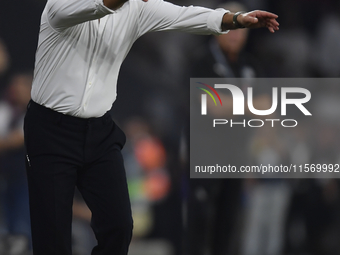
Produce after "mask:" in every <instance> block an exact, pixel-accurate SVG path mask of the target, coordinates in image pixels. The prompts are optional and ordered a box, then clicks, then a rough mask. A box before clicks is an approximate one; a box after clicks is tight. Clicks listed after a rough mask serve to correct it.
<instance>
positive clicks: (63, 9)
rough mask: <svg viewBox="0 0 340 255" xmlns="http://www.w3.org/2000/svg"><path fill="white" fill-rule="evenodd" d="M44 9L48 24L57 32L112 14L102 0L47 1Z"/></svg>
mask: <svg viewBox="0 0 340 255" xmlns="http://www.w3.org/2000/svg"><path fill="white" fill-rule="evenodd" d="M45 8H46V10H45V11H46V15H47V20H48V23H49V24H50V26H51V27H52V28H54V29H55V30H57V31H61V30H63V29H65V28H68V27H72V26H75V25H77V24H80V23H83V22H86V21H89V20H94V19H100V18H102V17H104V16H105V15H107V14H111V13H114V11H113V10H111V9H109V8H107V7H106V6H105V5H104V4H103V0H49V1H48V2H47V4H46V7H45Z"/></svg>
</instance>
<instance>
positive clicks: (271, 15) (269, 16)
mask: <svg viewBox="0 0 340 255" xmlns="http://www.w3.org/2000/svg"><path fill="white" fill-rule="evenodd" d="M255 12H256V16H257V17H261V18H265V19H277V18H278V17H279V16H277V15H276V14H274V13H271V12H266V11H255Z"/></svg>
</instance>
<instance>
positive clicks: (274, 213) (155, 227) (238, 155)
mask: <svg viewBox="0 0 340 255" xmlns="http://www.w3.org/2000/svg"><path fill="white" fill-rule="evenodd" d="M171 2H173V3H175V4H179V5H199V6H205V7H210V8H217V7H220V6H224V7H225V8H227V9H230V10H232V11H239V10H253V9H264V10H268V11H271V12H274V13H276V14H278V15H279V19H278V21H279V23H280V31H279V32H277V33H275V34H271V33H269V32H268V31H267V30H266V29H261V30H252V31H247V30H237V31H232V32H230V33H229V34H227V35H224V36H220V37H218V38H216V37H214V36H198V35H191V34H184V33H179V32H163V33H150V34H147V35H145V36H143V37H142V38H140V39H139V40H138V41H137V42H136V43H135V45H134V46H133V48H132V50H131V52H130V53H129V55H128V56H127V58H126V60H125V62H124V64H123V66H122V68H121V73H120V77H119V82H118V99H117V101H116V102H115V103H114V106H113V109H112V117H113V118H114V119H115V121H116V122H117V123H118V125H120V126H121V127H122V129H123V130H124V131H125V133H126V134H127V137H128V142H127V144H126V146H125V148H124V150H123V154H124V158H125V165H126V172H127V177H128V183H129V191H130V196H131V202H132V209H133V216H134V237H133V240H132V244H131V248H130V255H144V254H145V255H222V254H223V255H229V254H231V255H238V254H240V255H280V254H285V255H290V254H291V255H293V254H294V255H319V254H320V255H321V254H322V255H328V254H329V255H336V254H340V242H339V240H340V217H339V216H340V190H339V188H340V186H339V184H340V183H339V180H338V179H317V178H315V179H294V180H258V179H225V180H222V179H219V180H218V179H216V180H193V179H191V180H190V178H189V166H188V153H189V146H188V144H189V137H188V136H189V82H190V77H236V78H237V77H244V78H247V77H320V78H324V77H334V78H335V77H338V76H339V75H340V43H339V41H340V18H339V17H340V2H339V1H336V0H276V1H269V0H243V1H238V2H225V1H223V2H222V1H218V0H215V1H213V0H210V1H203V0H174V1H171ZM44 5H45V1H44V0H17V1H2V3H1V8H0V254H1V255H25V254H31V251H30V249H31V246H30V234H29V233H30V227H29V212H28V197H27V185H26V179H25V178H26V173H25V168H24V152H23V151H24V148H23V133H22V125H23V116H24V114H25V106H26V104H27V102H28V100H29V97H30V96H29V91H30V86H31V82H32V72H33V67H34V55H35V49H36V45H37V39H38V31H39V22H40V15H41V12H42V10H43V8H44ZM309 89H310V90H311V92H312V110H311V111H312V112H313V122H311V121H310V119H309V120H308V119H303V118H301V119H299V126H298V127H297V128H295V129H294V131H292V132H289V133H282V130H278V129H276V128H275V129H274V128H272V129H269V130H265V129H261V131H257V132H246V134H245V132H244V131H239V130H235V132H234V133H232V134H229V136H230V144H231V145H230V150H229V151H228V152H227V153H228V154H229V155H230V156H231V158H232V160H233V161H232V163H233V164H234V165H238V164H241V163H242V164H243V165H245V164H252V163H254V164H258V163H261V162H264V161H265V162H268V161H269V162H272V164H281V163H287V162H289V163H294V164H304V163H319V164H323V163H329V164H335V163H340V135H339V133H340V132H339V131H340V86H339V84H337V83H336V82H335V83H334V85H333V86H328V87H322V86H320V85H311V86H310V88H309ZM257 93H258V94H257V95H256V100H257V101H258V102H259V103H260V104H263V105H264V107H265V106H266V102H267V98H268V96H270V97H271V90H270V89H269V90H268V89H259V90H257ZM226 97H227V96H226ZM226 100H228V99H227V98H226ZM254 101H255V99H254ZM297 118H299V117H297ZM236 141H237V142H238V144H242V145H241V146H238V147H237V148H235V146H233V142H236ZM73 212H74V222H73V251H74V254H75V255H89V254H90V252H91V248H92V247H93V246H94V245H95V240H94V236H93V234H92V232H91V229H90V227H89V221H90V218H91V213H90V211H89V210H88V208H87V207H86V205H85V203H84V202H83V200H82V198H81V196H80V195H79V194H78V193H77V194H75V198H74V208H73Z"/></svg>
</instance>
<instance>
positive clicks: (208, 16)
mask: <svg viewBox="0 0 340 255" xmlns="http://www.w3.org/2000/svg"><path fill="white" fill-rule="evenodd" d="M228 12H229V11H227V10H224V9H221V8H219V9H216V10H212V9H208V8H204V7H195V6H188V7H185V6H178V5H174V4H171V3H169V2H165V1H163V0H149V1H148V2H145V3H143V6H142V8H141V9H140V13H139V21H138V22H139V36H141V35H143V34H145V33H147V32H151V31H165V30H180V31H185V32H189V33H194V34H216V35H218V34H224V33H227V32H228V31H222V28H221V25H222V18H223V16H224V14H225V13H228Z"/></svg>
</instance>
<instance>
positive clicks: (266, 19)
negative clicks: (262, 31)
mask: <svg viewBox="0 0 340 255" xmlns="http://www.w3.org/2000/svg"><path fill="white" fill-rule="evenodd" d="M277 18H278V16H277V15H276V14H273V13H270V12H266V11H251V12H247V13H243V14H240V15H239V16H238V17H237V21H238V22H239V23H240V24H241V25H243V26H245V27H246V28H261V27H267V28H268V30H269V31H270V32H271V33H274V32H275V31H278V30H279V23H278V22H277V21H276V19H277Z"/></svg>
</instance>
